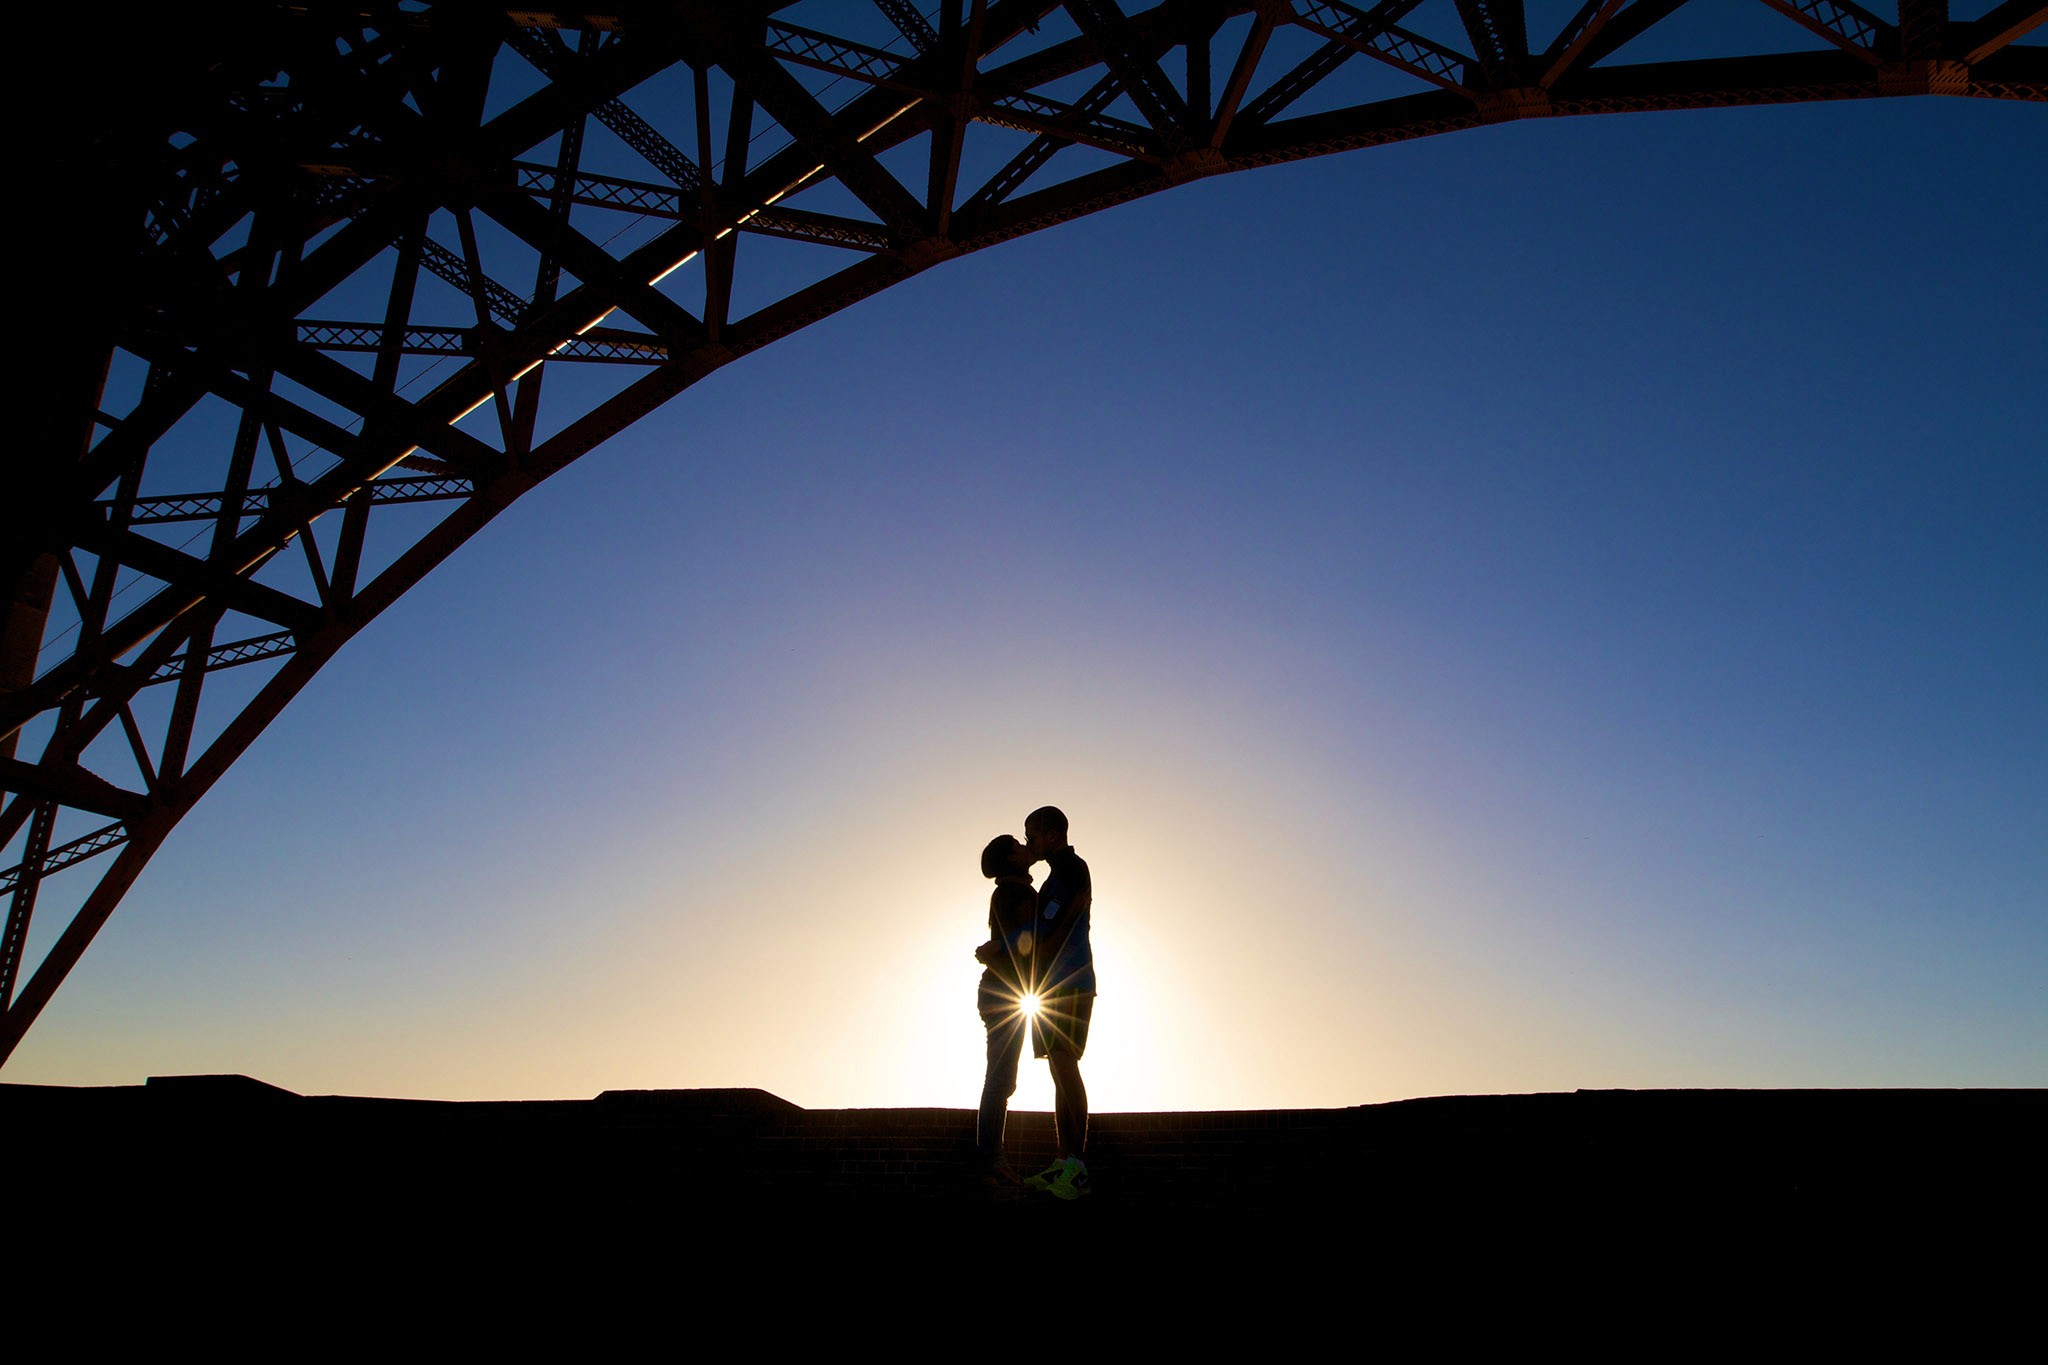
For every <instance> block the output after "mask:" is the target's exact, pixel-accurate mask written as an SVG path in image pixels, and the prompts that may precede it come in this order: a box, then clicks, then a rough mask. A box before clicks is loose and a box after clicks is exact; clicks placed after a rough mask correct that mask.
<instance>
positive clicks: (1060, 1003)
mask: <svg viewBox="0 0 2048 1365" xmlns="http://www.w3.org/2000/svg"><path fill="white" fill-rule="evenodd" d="M1094 1013H1095V992H1094V991H1055V992H1053V993H1051V994H1049V995H1045V996H1041V997H1040V998H1039V1002H1038V1014H1037V1015H1036V1016H1035V1017H1034V1018H1033V1019H1032V1021H1031V1055H1032V1056H1034V1057H1044V1056H1047V1055H1048V1054H1050V1053H1054V1052H1059V1053H1063V1054H1065V1055H1066V1056H1069V1057H1073V1058H1075V1059H1077V1060H1078V1059H1079V1058H1080V1056H1081V1054H1082V1053H1084V1052H1086V1051H1087V1050H1088V1019H1089V1017H1090V1016H1091V1015H1093V1014H1094Z"/></svg>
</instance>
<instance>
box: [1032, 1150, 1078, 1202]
mask: <svg viewBox="0 0 2048 1365" xmlns="http://www.w3.org/2000/svg"><path fill="white" fill-rule="evenodd" d="M1024 1183H1025V1184H1026V1185H1029V1186H1030V1187H1031V1188H1032V1189H1034V1190H1044V1191H1045V1192H1046V1193H1047V1194H1049V1195H1051V1196H1052V1197H1053V1198H1055V1199H1079V1198H1080V1197H1081V1196H1082V1195H1084V1194H1090V1193H1093V1191H1092V1190H1090V1189H1089V1187H1088V1167H1087V1166H1086V1165H1085V1164H1084V1163H1083V1162H1082V1160H1081V1158H1079V1157H1077V1156H1070V1157H1067V1158H1066V1159H1064V1160H1062V1161H1055V1162H1053V1163H1052V1165H1050V1166H1048V1167H1046V1168H1045V1169H1044V1170H1042V1171H1040V1172H1039V1173H1038V1174H1037V1175H1034V1176H1028V1177H1026V1178H1025V1181H1024Z"/></svg>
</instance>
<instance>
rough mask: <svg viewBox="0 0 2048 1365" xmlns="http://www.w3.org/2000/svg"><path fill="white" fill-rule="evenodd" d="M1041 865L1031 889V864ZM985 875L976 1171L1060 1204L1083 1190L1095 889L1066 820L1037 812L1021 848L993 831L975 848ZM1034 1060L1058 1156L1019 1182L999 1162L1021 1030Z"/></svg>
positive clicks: (1054, 811)
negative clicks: (984, 1067) (1047, 1081)
mask: <svg viewBox="0 0 2048 1365" xmlns="http://www.w3.org/2000/svg"><path fill="white" fill-rule="evenodd" d="M1040 862H1042V863H1044V864H1045V869H1046V870H1045V883H1044V885H1042V886H1040V887H1038V888H1037V889H1036V890H1035V891H1034V890H1033V889H1032V886H1031V868H1032V865H1033V864H1035V863H1040ZM981 875H982V876H984V877H989V878H992V879H993V880H994V881H995V889H994V890H993V891H991V892H990V893H989V898H988V932H989V940H988V942H986V943H984V944H982V945H981V946H980V947H979V948H976V949H975V950H974V957H975V960H976V961H978V962H980V963H981V964H982V966H984V967H986V968H987V969H988V970H986V971H984V972H983V973H982V974H981V992H980V996H979V998H978V1001H977V1003H978V1005H979V1008H980V1010H981V1022H982V1026H983V1027H984V1028H986V1029H987V1030H988V1072H987V1074H986V1076H985V1077H984V1078H983V1080H982V1083H981V1115H980V1118H979V1120H978V1122H977V1124H976V1128H975V1141H976V1147H977V1154H978V1156H979V1160H980V1166H981V1173H982V1177H983V1179H984V1180H985V1181H987V1182H988V1183H989V1184H990V1185H991V1186H1000V1185H1006V1184H1018V1183H1022V1184H1025V1185H1028V1186H1030V1187H1032V1188H1033V1189H1039V1190H1044V1191H1045V1192H1046V1193H1048V1194H1051V1195H1055V1196H1057V1197H1058V1198H1061V1199H1075V1198H1078V1197H1079V1196H1081V1195H1082V1194H1084V1193H1086V1192H1087V1189H1088V1167H1087V1165H1086V1164H1085V1163H1084V1162H1083V1160H1082V1158H1083V1156H1084V1155H1085V1151H1086V1148H1087V1146H1088V1091H1087V1088H1086V1087H1085V1086H1083V1085H1082V1084H1081V1054H1082V1053H1083V1052H1085V1051H1086V1050H1087V1048H1088V1019H1089V1016H1090V1015H1091V1014H1093V1013H1094V1011H1095V953H1094V950H1093V949H1092V948H1091V947H1090V946H1089V943H1088V909H1089V904H1090V902H1091V900H1092V899H1093V896H1092V888H1091V886H1090V883H1089V880H1088V864H1086V863H1084V862H1082V861H1081V859H1080V858H1079V856H1077V855H1076V854H1075V852H1074V847H1073V845H1072V844H1069V843H1068V842H1067V817H1066V816H1065V815H1064V814H1062V813H1061V812H1060V810H1059V808H1058V807H1056V806H1040V807H1039V808H1038V809H1037V810H1035V811H1033V812H1031V814H1030V815H1028V816H1026V817H1025V818H1024V842H1022V843H1021V844H1020V843H1018V842H1017V840H1016V839H1015V838H1013V837H1011V836H1010V835H1007V834H1003V835H998V836H997V837H996V838H995V839H993V840H991V841H990V842H989V845H988V847H987V848H984V849H983V850H982V851H981ZM1027 1028H1028V1029H1029V1030H1030V1032H1031V1054H1032V1055H1033V1056H1034V1057H1043V1058H1045V1060H1046V1064H1047V1065H1049V1066H1050V1067H1051V1068H1052V1084H1053V1123H1054V1126H1055V1128H1056V1130H1057V1133H1058V1137H1059V1153H1060V1154H1059V1159H1058V1160H1057V1161H1055V1162H1053V1164H1052V1165H1050V1166H1048V1167H1046V1168H1045V1169H1044V1170H1043V1171H1040V1172H1039V1173H1038V1174H1036V1175H1033V1176H1031V1177H1029V1178H1028V1179H1023V1180H1022V1181H1021V1182H1020V1180H1019V1177H1018V1175H1017V1173H1016V1172H1015V1171H1014V1170H1012V1169H1011V1168H1010V1164H1009V1162H1008V1161H1006V1160H1004V1159H1003V1120H1004V1117H1005V1116H1006V1114H1007V1113H1008V1111H1009V1107H1010V1096H1011V1095H1013V1094H1015V1093H1016V1091H1017V1063H1018V1061H1019V1059H1020V1058H1021V1057H1022V1056H1023V1052H1024V1033H1025V1030H1026V1029H1027Z"/></svg>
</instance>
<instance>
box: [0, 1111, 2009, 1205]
mask: <svg viewBox="0 0 2048 1365" xmlns="http://www.w3.org/2000/svg"><path fill="white" fill-rule="evenodd" d="M2044 1119H2048V1091H2042V1090H1620V1091H1614V1090H1610V1091H1583V1090H1582V1091H1577V1092H1574V1093H1560V1094H1538V1095H1465V1096H1446V1097H1442V1098H1435V1099H1416V1100H1403V1101H1398V1102H1395V1103H1391V1104H1376V1105H1361V1106H1358V1107H1355V1108H1349V1109H1302V1110H1274V1111H1265V1112H1220V1113H1164V1114H1102V1115H1098V1116H1097V1117H1096V1118H1095V1120H1094V1125H1093V1128H1092V1130H1091V1135H1090V1152H1089V1165H1090V1169H1091V1171H1092V1172H1093V1175H1094V1180H1095V1184H1096V1193H1095V1194H1094V1195H1093V1197H1091V1198H1089V1199H1087V1200H1085V1201H1081V1202H1079V1203H1077V1204H1073V1205H1063V1204H1059V1203H1058V1202H1057V1201H1053V1200H1049V1199H1043V1198H1039V1197H1032V1198H1029V1199H1021V1200H1020V1199H1011V1200H1004V1199H1002V1198H999V1197H998V1198H992V1197H991V1196H990V1194H989V1193H988V1192H987V1191H985V1190H984V1189H982V1188H981V1187H980V1186H978V1185H977V1183H976V1182H975V1181H973V1180H972V1179H971V1178H970V1175H969V1154H970V1149H971V1146H972V1142H973V1130H974V1115H973V1113H972V1112H971V1111H969V1110H964V1109H835V1110H806V1109H802V1108H799V1107H798V1106H796V1105H794V1104H791V1103H789V1102H788V1101H786V1100H782V1099H779V1098H777V1097H776V1096H774V1095H771V1094H769V1093H767V1092H766V1091H761V1090H666V1091H607V1092H605V1093H604V1094H602V1095H599V1096H598V1097H597V1098H595V1099H591V1100H548V1101H518V1102H461V1103H452V1102H440V1101H427V1100H387V1099H369V1098H359V1097H354V1096H343V1095H318V1096H314V1095H303V1096H302V1095H297V1094H294V1093H292V1092H290V1091H286V1090H282V1089H279V1088H277V1087H274V1086H270V1085H266V1084H264V1083H262V1082H260V1081H256V1080H252V1079H250V1078H248V1077H243V1076H159V1077H152V1078H151V1079H150V1080H149V1082H148V1083H147V1084H146V1085H138V1086H112V1087H98V1088H68V1087H54V1086H24V1085H0V1133H5V1134H6V1136H7V1138H8V1140H9V1145H10V1146H11V1147H13V1149H14V1150H13V1153H12V1159H11V1160H10V1163H9V1164H10V1165H11V1166H13V1168H14V1169H15V1170H16V1171H17V1172H19V1173H27V1174H28V1175H29V1177H30V1178H29V1181H28V1183H29V1185H30V1187H31V1188H35V1189H41V1190H43V1191H45V1192H46V1193H55V1192H57V1191H58V1190H60V1189H68V1191H69V1193H70V1194H71V1195H73V1196H77V1197H81V1198H83V1197H90V1198H91V1199H93V1200H96V1201H99V1202H101V1203H106V1204H110V1205H112V1206H114V1207H117V1208H129V1209H133V1208H137V1207H140V1206H144V1205H152V1204H153V1205H160V1206H165V1207H170V1206H177V1207H179V1208H180V1209H181V1210H182V1211H183V1212H184V1213H185V1214H186V1215H187V1216H191V1215H199V1216H204V1215H205V1214H206V1213H207V1211H208V1210H212V1211H214V1212H216V1213H217V1214H218V1216H220V1217H223V1218H236V1217H248V1216H252V1215H257V1216H260V1215H261V1214H263V1213H264V1212H265V1211H266V1210H271V1209H276V1208H289V1209H291V1210H293V1211H294V1216H296V1217H298V1218H299V1219H301V1220H302V1221H317V1220H323V1219H331V1220H335V1221H336V1223H337V1225H342V1224H347V1223H350V1222H355V1221H360V1220H364V1219H370V1218H375V1219H378V1220H382V1221H383V1222H384V1223H385V1224H386V1225H387V1226H390V1225H404V1224H407V1223H419V1222H421V1220H423V1219H426V1220H428V1221H431V1216H430V1215H431V1211H432V1210H436V1209H441V1210H457V1209H461V1208H464V1207H470V1206H485V1207H488V1206H493V1205H497V1204H502V1203H504V1202H505V1201H506V1200H507V1199H508V1198H516V1200H517V1201H518V1202H521V1203H523V1204H525V1205H526V1206H528V1207H529V1208H532V1209H534V1210H535V1211H536V1212H542V1211H545V1212H549V1213H552V1214H555V1215H559V1216H566V1217H572V1218H573V1217H581V1218H588V1219H592V1220H596V1221H600V1222H603V1221H607V1220H616V1221H625V1222H631V1221H635V1220H641V1219H648V1218H656V1219H659V1218H680V1219H683V1220H685V1221H688V1222H690V1223H693V1224H702V1223H703V1222H705V1221H706V1220H716V1219H719V1218H727V1217H734V1216H744V1217H749V1218H758V1217H761V1216H766V1215H769V1214H773V1213H776V1212H785V1211H786V1212H797V1211H806V1210H808V1211H820V1210H824V1211H831V1210H841V1211H844V1212H845V1213H846V1214H847V1215H848V1216H849V1217H853V1218H859V1217H872V1216H876V1215H880V1214H883V1213H885V1212H890V1211H894V1212H912V1213H917V1212H922V1213H942V1212H949V1211H961V1212H964V1213H966V1214H967V1215H968V1216H970V1217H986V1218H994V1219H1001V1218H1015V1219H1025V1220H1031V1219H1041V1218H1046V1217H1056V1218H1057V1217H1064V1218H1068V1219H1070V1220H1074V1221H1080V1220H1088V1221H1089V1222H1090V1224H1091V1225H1094V1224H1098V1223H1112V1222H1128V1221H1130V1220H1134V1219H1147V1218H1154V1217H1166V1218H1171V1217H1174V1216H1179V1215H1186V1214H1196V1213H1227V1214H1230V1215H1233V1216H1235V1215H1247V1216H1257V1217H1269V1218H1273V1219H1281V1220H1285V1219H1314V1220H1327V1219H1330V1218H1334V1217H1344V1218H1349V1219H1352V1220H1363V1221H1365V1222H1370V1223H1379V1224H1384V1223H1385V1222H1386V1221H1387V1220H1390V1219H1391V1220H1398V1219H1404V1218H1434V1219H1442V1218H1464V1219H1479V1220H1500V1219H1506V1218H1521V1219H1528V1218H1537V1219H1543V1218H1556V1217H1563V1216H1571V1215H1586V1214H1607V1215H1614V1216H1623V1217H1626V1216H1633V1215H1644V1216H1662V1217H1668V1218H1678V1219H1701V1218H1705V1219H1720V1218H1729V1217H1745V1218H1750V1219H1761V1220H1764V1221H1766V1222H1769V1223H1771V1224H1773V1225H1780V1226H1787V1227H1793V1226H1797V1225H1799V1224H1801V1223H1802V1222H1805V1221H1809V1220H1821V1221H1825V1220H1828V1219H1831V1218H1835V1217H1838V1216H1840V1215H1842V1214H1843V1213H1845V1212H1850V1211H1854V1210H1858V1209H1867V1208H1869V1207H1871V1206H1872V1205H1873V1204H1882V1205H1883V1206H1885V1207H1886V1208H1888V1209H1891V1210H1893V1211H1894V1212H1896V1213H1900V1214H1908V1213H1922V1214H1935V1215H1939V1214H1942V1213H1944V1212H1956V1213H1961V1212H1965V1211H1969V1212H1974V1213H1978V1214H1992V1215H1994V1216H1995V1214H1996V1211H1997V1210H2000V1209H2008V1210H2012V1211H2013V1212H2014V1213H2018V1212H2019V1211H2020V1210H2021V1208H2022V1207H2024V1206H2025V1204H2026V1203H2027V1201H2030V1200H2031V1201H2035V1202H2034V1205H2033V1207H2034V1208H2035V1209H2038V1208H2039V1203H2038V1201H2039V1200H2040V1198H2041V1195H2042V1192H2043V1188H2044V1184H2043V1168H2044V1162H2043V1157H2044V1150H2048V1148H2044V1136H2048V1124H2044ZM1009 1155H1010V1159H1011V1160H1012V1162H1013V1163H1014V1164H1015V1165H1016V1166H1017V1167H1018V1168H1019V1169H1021V1170H1025V1171H1030V1170H1033V1169H1036V1168H1037V1167H1038V1166H1040V1165H1043V1164H1044V1163H1045V1162H1046V1161H1047V1160H1049V1159H1050V1158H1051V1156H1052V1132H1051V1120H1050V1118H1049V1116H1047V1115H1043V1114H1031V1113H1021V1114H1016V1115H1013V1116H1012V1118H1011V1123H1010V1131H1009Z"/></svg>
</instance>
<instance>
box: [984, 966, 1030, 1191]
mask: <svg viewBox="0 0 2048 1365" xmlns="http://www.w3.org/2000/svg"><path fill="white" fill-rule="evenodd" d="M981 1022H982V1024H983V1025H984V1026H985V1027H986V1028H987V1029H988V1073H987V1075H986V1076H984V1077H983V1078H982V1082H981V1115H980V1117H979V1118H978V1119H977V1120H976V1121H975V1127H974V1146H975V1152H976V1154H977V1155H978V1156H979V1157H980V1159H981V1164H982V1165H983V1166H984V1167H986V1168H993V1167H994V1166H995V1165H996V1163H997V1162H999V1161H1001V1160H1002V1156H1003V1119H1004V1117H1005V1116H1006V1115H1007V1114H1008V1113H1009V1109H1010V1096H1012V1095H1014V1094H1016V1093H1017V1063H1018V1061H1019V1060H1020V1059H1021V1058H1022V1057H1023V1055H1024V1033H1025V1024H1026V1022H1027V1021H1026V1020H1025V1018H1024V1011H1022V1010H1020V1009H1018V1008H1016V1007H1015V1006H1014V1005H1012V1006H1011V1007H1010V1008H1009V1009H1007V1010H1004V1011H1002V1012H1001V1013H999V1014H997V1015H995V1016H993V1017H991V1016H990V1015H988V1014H983V1015H982V1017H981Z"/></svg>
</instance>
